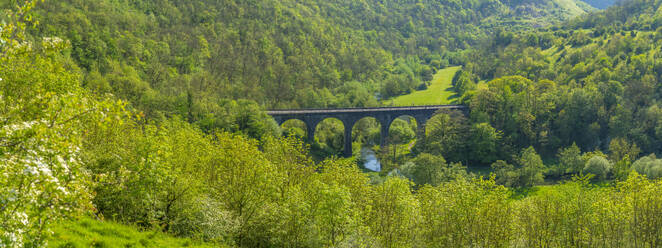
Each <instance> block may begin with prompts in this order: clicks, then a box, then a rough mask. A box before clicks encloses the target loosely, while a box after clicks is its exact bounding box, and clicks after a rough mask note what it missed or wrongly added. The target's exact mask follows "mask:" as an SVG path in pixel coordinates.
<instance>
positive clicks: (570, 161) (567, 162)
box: [557, 143, 584, 174]
mask: <svg viewBox="0 0 662 248" xmlns="http://www.w3.org/2000/svg"><path fill="white" fill-rule="evenodd" d="M557 157H558V158H559V163H560V166H561V167H560V168H561V170H562V172H561V173H571V174H578V173H580V172H581V171H582V170H583V169H584V160H583V159H582V154H581V150H579V147H578V146H577V144H575V143H572V146H570V147H567V148H565V149H563V150H560V151H559V154H558V155H557Z"/></svg>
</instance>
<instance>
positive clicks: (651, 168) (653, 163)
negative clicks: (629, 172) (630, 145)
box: [632, 154, 662, 179]
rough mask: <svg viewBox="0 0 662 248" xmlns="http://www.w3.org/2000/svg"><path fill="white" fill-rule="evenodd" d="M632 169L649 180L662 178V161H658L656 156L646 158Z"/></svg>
mask: <svg viewBox="0 0 662 248" xmlns="http://www.w3.org/2000/svg"><path fill="white" fill-rule="evenodd" d="M632 169H634V170H635V171H637V173H639V174H641V175H646V176H647V177H648V178H651V179H656V178H662V159H658V158H657V157H656V156H655V154H651V155H649V156H645V157H642V158H640V159H639V160H637V161H635V162H634V163H633V164H632Z"/></svg>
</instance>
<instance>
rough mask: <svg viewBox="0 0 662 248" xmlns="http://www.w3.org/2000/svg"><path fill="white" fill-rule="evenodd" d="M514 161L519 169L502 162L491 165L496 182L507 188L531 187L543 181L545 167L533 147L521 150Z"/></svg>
mask: <svg viewBox="0 0 662 248" xmlns="http://www.w3.org/2000/svg"><path fill="white" fill-rule="evenodd" d="M516 160H517V163H518V165H519V167H515V166H513V165H510V164H508V163H507V162H505V161H502V160H498V161H497V162H495V163H493V164H492V169H493V170H494V174H495V176H496V178H497V182H499V183H500V184H503V185H506V186H509V187H532V186H534V185H537V184H540V183H542V182H543V181H544V177H543V170H544V169H545V165H544V164H543V163H542V159H541V158H540V156H539V155H538V154H537V153H536V150H535V149H533V147H529V148H527V149H525V150H523V151H522V154H521V155H520V156H519V157H518V158H517V159H516Z"/></svg>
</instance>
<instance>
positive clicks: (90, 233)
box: [48, 218, 219, 248]
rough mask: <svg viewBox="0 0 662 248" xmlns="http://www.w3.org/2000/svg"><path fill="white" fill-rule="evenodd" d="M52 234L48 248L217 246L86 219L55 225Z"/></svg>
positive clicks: (158, 232)
mask: <svg viewBox="0 0 662 248" xmlns="http://www.w3.org/2000/svg"><path fill="white" fill-rule="evenodd" d="M53 231H54V234H53V237H52V238H51V239H50V240H49V242H48V247H62V248H65V247H67V248H74V247H219V245H217V244H214V245H211V244H204V243H201V242H198V241H193V240H191V239H186V238H175V237H172V236H169V235H167V234H164V233H162V232H160V231H140V230H139V229H138V228H136V227H131V226H126V225H121V224H117V223H112V222H102V221H98V220H94V219H90V218H81V219H80V220H78V221H67V222H63V223H59V224H58V225H56V226H55V227H54V228H53Z"/></svg>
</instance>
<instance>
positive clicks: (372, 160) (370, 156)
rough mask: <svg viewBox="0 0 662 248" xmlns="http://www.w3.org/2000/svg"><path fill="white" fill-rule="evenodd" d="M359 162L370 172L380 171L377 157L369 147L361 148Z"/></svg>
mask: <svg viewBox="0 0 662 248" xmlns="http://www.w3.org/2000/svg"><path fill="white" fill-rule="evenodd" d="M361 160H362V161H363V166H364V167H365V168H366V169H368V170H371V171H381V170H382V165H381V164H380V163H379V160H377V155H376V154H375V151H373V150H372V149H370V148H369V147H362V148H361Z"/></svg>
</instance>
